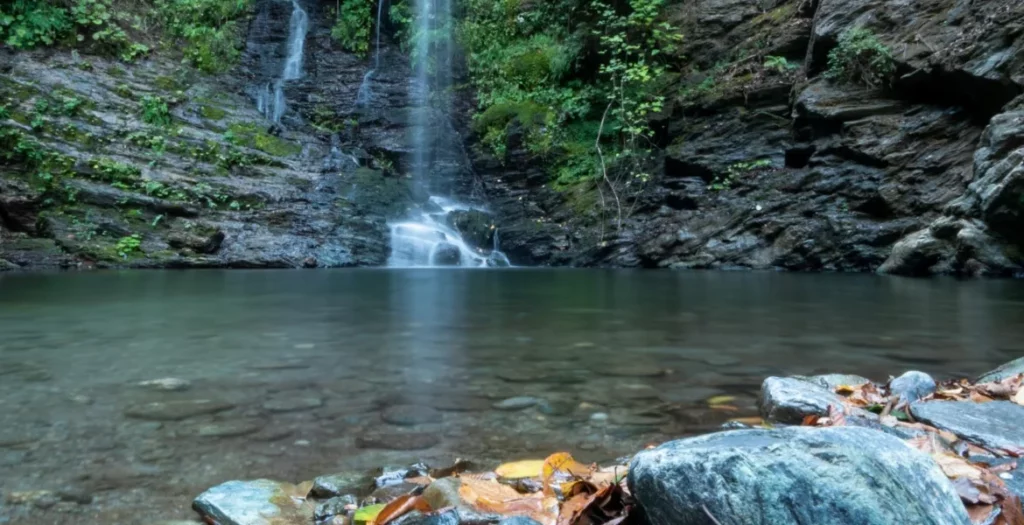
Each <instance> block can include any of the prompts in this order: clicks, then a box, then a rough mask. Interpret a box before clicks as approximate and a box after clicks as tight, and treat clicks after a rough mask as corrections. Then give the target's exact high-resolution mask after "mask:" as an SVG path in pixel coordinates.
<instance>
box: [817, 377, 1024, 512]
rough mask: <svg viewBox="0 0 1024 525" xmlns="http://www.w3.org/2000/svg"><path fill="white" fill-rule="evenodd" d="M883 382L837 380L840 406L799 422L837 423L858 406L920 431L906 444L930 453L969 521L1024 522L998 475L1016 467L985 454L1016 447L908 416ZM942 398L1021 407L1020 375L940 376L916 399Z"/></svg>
mask: <svg viewBox="0 0 1024 525" xmlns="http://www.w3.org/2000/svg"><path fill="white" fill-rule="evenodd" d="M888 390H889V389H888V387H887V386H882V387H879V386H878V385H876V384H874V383H865V384H862V385H839V386H837V387H835V389H834V391H835V393H837V394H839V395H840V396H842V397H843V406H838V407H837V406H829V407H828V415H827V416H819V415H811V416H807V417H805V418H804V420H803V423H802V424H803V425H804V426H819V427H830V426H843V425H845V424H847V419H846V418H847V415H848V414H849V413H850V411H851V410H854V409H863V410H867V411H869V412H874V413H876V414H878V415H879V419H878V421H879V423H881V424H882V425H885V426H887V427H900V428H905V429H913V430H918V431H922V432H923V434H920V435H918V436H916V437H913V438H910V439H908V440H906V442H907V444H908V445H909V446H911V447H913V448H915V449H917V450H920V451H922V452H924V453H926V454H928V455H930V456H931V457H932V459H933V460H934V461H935V464H936V465H938V466H939V469H940V470H941V471H942V473H943V474H945V475H946V477H947V478H949V479H950V481H951V482H952V484H953V487H954V488H955V489H956V491H957V494H958V495H959V496H960V499H961V501H963V503H964V505H965V506H966V507H967V511H968V515H969V516H970V518H971V522H972V523H976V524H982V523H984V524H990V525H1024V511H1022V508H1021V501H1020V498H1018V497H1017V496H1016V495H1014V494H1013V493H1011V492H1010V491H1009V489H1008V488H1007V487H1006V483H1004V482H1003V479H1002V478H1001V477H1000V476H999V474H1002V473H1006V472H1009V471H1011V470H1014V469H1016V468H1017V462H1015V461H1011V462H1007V463H1002V464H999V465H995V466H993V465H991V464H990V463H989V462H986V461H985V459H986V458H988V459H992V458H1006V457H1021V456H1022V455H1024V451H1022V450H1016V449H1014V450H989V449H987V448H984V447H981V446H978V445H976V444H974V443H968V442H966V441H964V440H962V439H960V438H959V437H958V436H957V435H956V434H953V433H952V432H948V431H945V430H941V429H938V428H935V427H933V426H930V425H926V424H924V423H920V422H915V421H911V420H910V419H911V416H910V413H909V410H907V409H906V403H905V402H904V401H901V400H900V399H899V398H898V396H895V395H892V393H891V392H889V391H888ZM930 400H944V401H959V402H965V403H990V402H992V401H996V400H1007V401H1010V402H1013V403H1016V404H1018V405H1021V406H1024V374H1020V375H1017V376H1014V377H1009V378H1006V379H1003V380H1001V381H993V382H989V383H977V384H974V383H971V382H970V381H968V380H966V379H959V380H951V381H945V382H943V383H941V384H939V385H937V388H936V390H935V392H934V393H933V394H931V395H929V396H927V397H925V398H923V399H922V401H925V402H927V401H930Z"/></svg>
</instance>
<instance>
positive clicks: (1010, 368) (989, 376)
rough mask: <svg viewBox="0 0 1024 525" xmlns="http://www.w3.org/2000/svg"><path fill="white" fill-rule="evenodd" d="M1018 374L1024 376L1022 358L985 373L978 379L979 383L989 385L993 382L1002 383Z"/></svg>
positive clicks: (1023, 359)
mask: <svg viewBox="0 0 1024 525" xmlns="http://www.w3.org/2000/svg"><path fill="white" fill-rule="evenodd" d="M1019 374H1024V357H1018V358H1017V359H1014V360H1013V361H1010V362H1009V363H1006V364H1003V365H1002V366H1000V367H999V368H996V369H995V370H992V371H990V372H986V373H984V374H982V375H981V377H979V378H978V382H979V383H991V382H994V381H1002V380H1003V379H1006V378H1008V377H1014V376H1016V375H1019Z"/></svg>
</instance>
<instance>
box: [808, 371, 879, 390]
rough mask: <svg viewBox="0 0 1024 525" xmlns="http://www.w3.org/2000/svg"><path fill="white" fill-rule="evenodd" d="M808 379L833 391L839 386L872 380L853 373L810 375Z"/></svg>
mask: <svg viewBox="0 0 1024 525" xmlns="http://www.w3.org/2000/svg"><path fill="white" fill-rule="evenodd" d="M801 379H802V378H801ZM807 380H808V381H810V382H812V383H815V384H817V385H818V386H820V387H822V388H825V389H828V390H829V391H833V392H834V391H835V389H836V387H839V386H843V385H846V386H859V385H864V384H867V383H870V382H871V380H870V379H868V378H866V377H863V376H858V375H853V374H821V375H816V376H811V377H808V378H807Z"/></svg>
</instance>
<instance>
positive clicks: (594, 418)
mask: <svg viewBox="0 0 1024 525" xmlns="http://www.w3.org/2000/svg"><path fill="white" fill-rule="evenodd" d="M590 422H591V423H599V424H604V423H607V422H608V414H605V413H604V412H595V413H593V414H590Z"/></svg>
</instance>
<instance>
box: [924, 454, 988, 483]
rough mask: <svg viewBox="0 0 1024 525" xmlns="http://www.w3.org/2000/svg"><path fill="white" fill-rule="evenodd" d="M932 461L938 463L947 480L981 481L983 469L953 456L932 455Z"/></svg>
mask: <svg viewBox="0 0 1024 525" xmlns="http://www.w3.org/2000/svg"><path fill="white" fill-rule="evenodd" d="M932 459H934V460H935V462H936V463H938V465H939V468H941V469H942V472H943V473H944V474H945V475H946V477H947V478H951V479H955V478H968V479H971V480H977V481H981V478H982V473H983V472H982V469H981V468H980V467H977V466H975V465H972V464H971V463H969V462H968V461H967V460H965V459H964V458H962V457H960V456H954V455H953V454H932Z"/></svg>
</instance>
